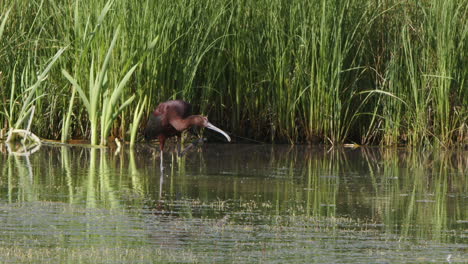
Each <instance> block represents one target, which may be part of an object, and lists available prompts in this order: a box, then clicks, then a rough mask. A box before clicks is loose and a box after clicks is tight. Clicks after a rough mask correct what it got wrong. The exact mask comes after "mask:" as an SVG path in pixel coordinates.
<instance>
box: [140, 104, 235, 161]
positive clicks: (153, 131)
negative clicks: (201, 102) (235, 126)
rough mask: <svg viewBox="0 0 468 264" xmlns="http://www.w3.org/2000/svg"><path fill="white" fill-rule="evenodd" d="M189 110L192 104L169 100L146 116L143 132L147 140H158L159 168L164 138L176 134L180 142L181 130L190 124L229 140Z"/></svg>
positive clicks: (227, 136) (222, 132) (229, 139)
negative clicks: (204, 128)
mask: <svg viewBox="0 0 468 264" xmlns="http://www.w3.org/2000/svg"><path fill="white" fill-rule="evenodd" d="M191 110H192V106H191V105H190V104H189V103H187V102H185V101H182V100H171V101H167V102H163V103H160V104H159V105H158V106H157V107H156V109H154V111H153V112H152V113H151V115H150V117H149V118H148V121H147V123H146V128H145V130H144V132H143V134H144V136H145V139H146V140H147V141H149V140H151V139H156V138H157V139H158V140H159V147H160V150H161V169H162V160H163V150H164V143H165V142H166V139H168V138H170V137H174V136H177V137H178V138H179V142H180V138H181V134H182V132H183V131H184V130H186V129H188V128H190V127H192V126H198V127H206V128H209V129H211V130H214V131H216V132H218V133H220V134H222V135H223V136H225V137H226V139H227V140H228V141H231V138H230V137H229V135H228V134H227V133H226V132H224V131H223V130H221V129H219V128H217V127H216V126H214V125H213V124H211V123H210V122H209V121H208V118H207V117H206V116H202V115H192V113H191V112H192V111H191Z"/></svg>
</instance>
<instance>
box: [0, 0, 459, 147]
mask: <svg viewBox="0 0 468 264" xmlns="http://www.w3.org/2000/svg"><path fill="white" fill-rule="evenodd" d="M467 12H468V3H467V1H450V2H447V1H442V0H430V1H424V2H418V3H409V2H405V1H398V0H391V1H380V0H379V1H364V2H362V1H357V0H346V1H343V2H339V3H338V2H329V1H323V0H313V1H309V2H304V1H298V0H293V1H285V0H274V1H266V0H260V1H253V2H252V1H242V0H234V1H233V0H225V1H215V0H208V1H202V2H192V1H187V0H177V1H169V0H162V1H157V2H154V1H150V0H144V1H122V0H114V1H107V2H103V1H95V0H86V1H85V0H75V1H71V2H70V1H63V0H52V1H40V0H33V1H26V0H19V1H15V2H14V3H13V4H8V5H6V4H2V5H0V14H1V18H0V22H1V24H0V25H1V27H0V42H1V44H0V47H1V48H0V63H1V64H2V65H9V67H4V68H2V77H1V79H0V85H1V86H2V89H0V109H1V110H2V112H5V111H4V109H5V108H8V107H9V105H10V103H11V102H12V100H11V99H9V98H11V97H10V95H11V94H13V96H14V98H18V96H20V94H21V91H20V89H16V90H14V91H13V92H11V89H3V87H12V86H13V85H14V83H16V84H19V83H20V82H21V78H22V77H21V72H23V69H25V68H28V69H29V70H30V71H32V72H34V71H36V72H37V71H39V70H40V69H43V68H45V66H46V65H48V63H49V62H50V61H49V59H50V58H53V56H54V54H55V52H56V51H57V50H59V49H60V48H65V47H67V52H66V53H65V54H63V56H62V57H61V59H60V61H57V65H56V66H54V67H53V68H51V69H50V71H49V72H48V74H47V79H45V80H44V83H43V85H41V87H39V88H38V89H37V90H36V91H35V96H37V97H39V96H43V97H42V98H40V99H39V100H37V102H36V111H37V112H36V119H35V120H34V122H33V127H34V129H35V131H37V134H38V135H40V136H42V137H45V138H54V139H56V138H62V141H66V140H67V139H69V138H86V139H92V141H93V142H95V143H96V142H97V136H96V135H97V134H98V133H100V135H101V143H102V144H104V143H105V139H106V136H107V135H109V134H112V135H114V136H119V137H121V138H124V139H127V135H128V134H131V133H130V132H129V129H130V127H132V128H133V130H134V129H135V128H136V127H141V125H139V124H132V125H130V123H133V122H137V121H138V120H137V119H135V120H134V119H133V117H134V113H135V110H141V106H138V102H140V101H141V100H142V98H143V97H144V96H147V98H148V99H147V101H148V103H147V104H146V106H144V107H143V116H147V115H148V114H149V113H150V111H151V110H152V108H154V107H155V106H156V105H157V104H158V103H159V102H161V101H165V100H168V99H175V98H180V99H185V100H188V101H190V102H192V103H193V105H194V111H195V112H199V113H203V114H206V115H208V116H209V118H210V120H212V121H213V122H214V123H216V124H218V125H219V126H220V127H223V128H224V129H225V130H228V131H232V133H234V134H235V135H239V136H243V137H249V138H255V139H258V140H261V141H276V142H290V143H296V142H309V143H315V142H324V143H330V144H339V143H345V142H359V143H362V144H377V143H380V144H385V145H393V144H401V143H406V144H410V145H423V144H438V145H444V146H450V145H454V144H463V143H464V142H466V139H467V135H468V132H467V130H468V128H467V126H466V122H467V120H468V106H467V104H468V102H467V100H466V98H468V89H466V76H468V67H467V64H466V63H467V62H466V55H467V51H468V47H467V45H466V43H467V34H468V33H467V32H468V30H467V25H466V23H465V22H464V18H465V17H466V15H467ZM117 28H120V32H119V37H118V40H117V41H116V42H115V44H114V47H113V49H112V51H111V57H112V60H111V61H110V62H109V65H108V71H106V74H104V76H103V81H107V84H106V85H105V86H106V87H104V88H103V87H101V88H102V89H101V88H100V90H102V91H103V93H99V94H98V95H97V97H99V98H94V97H93V100H97V103H96V104H97V105H96V107H98V108H99V109H101V110H99V111H98V113H96V114H92V113H91V112H90V111H88V109H87V107H86V106H85V107H83V106H84V105H86V104H85V103H83V100H81V101H79V100H75V93H76V92H78V91H75V90H74V89H76V88H75V87H73V86H71V85H70V84H69V82H68V80H67V78H66V77H64V75H62V73H61V69H66V71H67V72H69V73H70V75H71V77H73V78H74V79H75V80H76V83H78V84H80V85H82V86H83V84H85V83H89V82H90V75H89V71H90V68H91V66H92V65H94V66H93V67H95V68H94V69H97V67H98V66H97V65H101V66H102V65H103V62H104V61H105V58H106V53H107V52H108V51H109V47H110V46H111V42H112V40H113V38H114V33H115V31H116V29H117ZM2 33H3V34H2ZM15 65H16V67H15ZM133 65H139V66H138V67H136V68H134V69H133V70H134V71H135V72H134V73H133V74H132V76H129V77H128V80H127V85H125V86H124V87H122V90H120V92H119V96H117V97H114V98H113V99H115V100H114V101H113V102H114V103H115V104H114V107H111V108H109V109H108V107H103V106H104V103H105V102H107V101H109V100H111V91H115V89H114V88H113V89H110V90H109V93H108V94H107V95H108V96H109V97H108V98H107V99H104V98H103V97H104V96H105V92H104V91H105V90H107V88H108V87H118V85H119V82H120V80H122V76H125V75H126V73H128V72H129V71H130V70H131V69H132V66H133ZM14 69H16V71H15V70H14ZM28 76H30V77H31V78H32V77H33V76H34V75H33V74H30V75H28ZM94 77H95V78H97V76H94ZM30 83H32V81H30ZM103 84H104V82H103ZM85 94H86V96H89V92H88V91H86V92H85ZM78 95H79V98H81V99H82V98H83V97H82V95H81V93H78ZM132 96H135V97H134V98H135V99H136V100H133V99H132V100H130V101H129V99H130V98H132ZM17 103H18V104H21V102H17ZM125 104H127V107H126V109H122V112H120V114H119V113H118V110H119V107H117V105H119V106H120V105H125ZM106 109H107V110H106ZM106 111H107V112H106ZM114 114H115V115H114ZM98 117H99V118H98ZM144 119H145V118H141V120H140V122H144V121H145V120H144ZM6 120H7V117H6V116H5V114H4V113H3V114H0V122H1V123H2V127H6V124H5V122H6ZM90 121H91V122H90ZM133 133H135V132H133Z"/></svg>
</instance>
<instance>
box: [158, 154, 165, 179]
mask: <svg viewBox="0 0 468 264" xmlns="http://www.w3.org/2000/svg"><path fill="white" fill-rule="evenodd" d="M159 159H160V160H161V164H160V165H159V167H160V169H161V177H162V176H163V173H164V167H163V151H162V149H161V154H160V155H159Z"/></svg>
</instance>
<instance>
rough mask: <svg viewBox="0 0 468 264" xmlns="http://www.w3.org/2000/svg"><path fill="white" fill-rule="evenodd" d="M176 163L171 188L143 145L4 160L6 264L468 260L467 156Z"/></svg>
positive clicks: (297, 153) (192, 156) (212, 149)
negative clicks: (45, 259) (22, 263)
mask: <svg viewBox="0 0 468 264" xmlns="http://www.w3.org/2000/svg"><path fill="white" fill-rule="evenodd" d="M2 149H4V148H2ZM153 152H154V153H153ZM167 157H168V158H166V159H165V161H166V163H165V164H164V165H165V168H166V169H165V171H164V175H163V178H162V179H161V177H160V170H159V159H158V156H157V151H156V152H155V151H154V150H153V149H151V148H148V147H145V146H139V147H137V148H135V149H134V150H129V149H124V150H122V151H121V152H120V153H118V154H115V153H113V151H112V150H111V149H97V148H81V147H65V146H62V147H47V146H43V147H42V148H41V149H40V150H39V151H38V152H36V153H34V154H32V155H29V156H28V155H26V156H14V155H7V154H6V153H5V154H2V155H0V164H1V167H0V172H1V176H0V222H1V225H0V233H1V234H2V236H0V253H1V254H0V256H4V257H0V261H6V260H8V261H10V260H11V259H9V258H8V257H5V256H7V255H5V254H9V255H12V254H13V253H14V252H16V253H14V254H13V255H17V258H19V260H28V258H29V257H30V258H40V255H39V254H44V255H45V256H47V254H50V258H52V259H54V260H57V261H62V260H63V259H68V258H69V257H70V256H71V255H73V256H80V258H84V259H87V260H88V259H89V261H90V262H92V261H97V260H99V259H101V258H106V259H109V260H126V261H128V262H135V263H138V262H139V261H140V263H141V262H144V261H146V260H148V261H149V260H150V259H152V260H155V259H156V260H159V261H163V262H164V261H188V262H206V261H216V262H219V261H241V262H249V261H287V260H288V261H300V260H314V261H316V262H324V261H325V262H335V261H338V260H339V261H344V260H345V261H346V262H362V261H376V262H388V261H399V262H407V261H410V262H411V261H416V262H417V261H422V262H424V261H447V259H449V260H450V261H459V262H463V261H468V259H467V257H466V255H468V254H467V250H468V245H467V236H468V233H467V229H468V228H467V227H468V215H467V214H468V205H467V204H468V203H467V201H468V183H467V169H466V168H467V167H468V155H467V153H466V152H464V151H458V152H456V151H441V150H432V151H424V152H419V151H408V150H404V149H385V150H380V149H378V148H359V149H354V150H353V149H334V150H326V149H322V148H318V147H312V148H310V147H305V146H297V147H290V146H282V145H277V146H271V145H217V144H206V145H204V146H203V147H202V148H200V149H198V150H194V151H192V152H190V153H188V155H186V156H185V157H184V158H177V157H176V155H173V156H172V158H169V157H170V156H169V155H168V156H167ZM31 247H32V248H36V249H37V252H36V253H35V254H29V253H27V250H28V249H30V248H31ZM41 248H42V249H43V248H47V250H46V251H44V250H39V249H41ZM96 248H101V249H102V248H105V249H107V251H106V250H103V251H102V252H104V253H99V252H98V251H96V250H95V249H96ZM114 249H120V250H115V251H114ZM12 252H13V253H12ZM3 253H5V254H3ZM23 254H24V256H23ZM102 254H104V256H103V255H102ZM106 254H107V255H106ZM135 256H140V257H139V258H135ZM145 257H146V258H147V259H145ZM376 257H378V258H376Z"/></svg>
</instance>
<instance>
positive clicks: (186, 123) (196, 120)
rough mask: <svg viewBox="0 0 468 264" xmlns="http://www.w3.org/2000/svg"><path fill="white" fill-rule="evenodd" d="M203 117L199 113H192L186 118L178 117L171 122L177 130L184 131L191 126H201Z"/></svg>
mask: <svg viewBox="0 0 468 264" xmlns="http://www.w3.org/2000/svg"><path fill="white" fill-rule="evenodd" d="M200 122H202V121H201V118H200V116H198V115H191V116H189V117H187V118H185V119H177V120H173V121H172V122H171V125H172V126H173V127H174V128H175V129H176V130H177V131H183V130H185V129H187V128H189V127H191V126H201V124H200Z"/></svg>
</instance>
